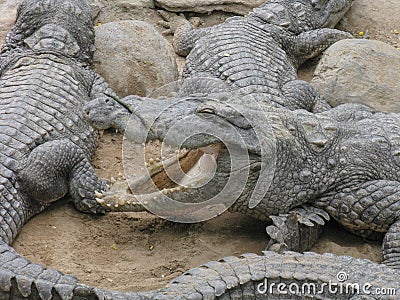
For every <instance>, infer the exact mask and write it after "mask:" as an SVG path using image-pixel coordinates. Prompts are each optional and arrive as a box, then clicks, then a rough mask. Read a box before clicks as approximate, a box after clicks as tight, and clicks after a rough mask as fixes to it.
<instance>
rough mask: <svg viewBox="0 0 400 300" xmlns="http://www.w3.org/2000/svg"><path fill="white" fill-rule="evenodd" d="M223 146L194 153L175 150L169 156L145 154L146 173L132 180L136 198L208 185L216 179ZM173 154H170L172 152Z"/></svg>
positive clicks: (132, 190)
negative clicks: (137, 196) (219, 156)
mask: <svg viewBox="0 0 400 300" xmlns="http://www.w3.org/2000/svg"><path fill="white" fill-rule="evenodd" d="M221 147H222V145H221V144H220V143H217V144H212V145H209V146H205V147H201V148H198V149H195V150H187V149H180V150H173V149H171V148H169V147H168V148H169V149H170V150H172V154H171V153H170V154H168V153H167V157H165V156H163V155H160V156H158V157H156V158H154V156H153V155H149V154H147V155H146V159H145V160H146V161H145V163H144V167H145V168H142V169H144V170H142V171H144V172H143V173H144V174H143V173H142V175H141V176H139V177H132V178H129V175H128V174H127V176H128V178H127V179H128V182H129V187H130V190H131V192H132V193H134V194H137V195H142V194H148V193H154V192H161V193H163V194H171V193H177V192H183V191H186V190H188V189H195V188H199V187H202V186H204V185H206V184H207V183H208V182H209V181H210V180H211V179H212V178H213V177H214V176H215V172H216V168H217V159H218V155H219V153H220V151H221ZM170 152H171V151H170Z"/></svg>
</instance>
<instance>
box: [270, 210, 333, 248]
mask: <svg viewBox="0 0 400 300" xmlns="http://www.w3.org/2000/svg"><path fill="white" fill-rule="evenodd" d="M271 219H272V222H273V225H270V226H268V227H267V229H266V230H267V233H268V235H269V236H270V238H271V239H270V241H269V243H268V246H267V250H272V251H276V252H283V251H287V250H291V251H297V252H303V251H307V250H309V249H310V248H311V247H312V246H313V245H314V244H315V242H316V241H317V240H318V237H319V235H320V234H321V231H322V227H323V226H324V225H325V222H326V221H329V219H330V218H329V215H328V214H327V213H326V212H325V211H324V210H322V209H318V208H315V207H312V206H302V207H300V208H296V209H294V210H292V211H291V212H290V213H289V214H284V215H279V216H271Z"/></svg>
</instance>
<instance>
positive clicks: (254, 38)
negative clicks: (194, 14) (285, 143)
mask: <svg viewBox="0 0 400 300" xmlns="http://www.w3.org/2000/svg"><path fill="white" fill-rule="evenodd" d="M352 2H353V1H352V0H328V1H327V0H316V1H314V0H313V1H311V0H296V1H293V0H270V1H267V2H266V3H265V4H263V5H261V6H260V7H258V8H255V9H254V10H253V11H252V12H251V13H250V14H249V15H248V16H246V17H233V18H229V19H227V20H226V21H225V22H224V23H222V24H220V25H217V26H214V27H209V28H201V29H197V28H194V27H193V26H192V25H191V23H190V22H189V21H187V20H186V19H185V18H183V17H180V16H176V15H174V16H171V15H169V14H167V13H165V12H162V11H161V12H160V13H161V14H162V16H163V17H164V19H165V20H166V21H164V22H162V24H163V25H164V26H165V27H168V28H169V30H168V32H170V33H174V41H173V44H174V48H175V51H176V52H177V53H178V54H180V55H185V56H186V55H187V59H186V64H185V68H184V72H183V80H184V81H185V79H187V78H191V79H193V78H211V79H221V80H224V81H225V82H227V83H228V84H229V85H231V86H233V87H235V88H240V89H241V91H242V92H243V93H246V94H251V95H252V96H253V97H255V98H257V99H258V101H260V102H264V103H269V104H272V105H274V106H278V107H282V106H284V107H286V108H289V109H299V108H302V109H307V110H309V111H313V110H322V109H324V108H327V107H329V106H328V104H327V103H325V102H324V101H323V100H322V99H321V97H319V96H318V93H317V92H316V91H315V90H314V88H313V87H312V86H311V85H310V84H309V83H307V82H305V81H302V80H298V78H297V69H298V67H299V66H300V65H301V64H302V63H304V62H305V61H306V60H308V59H310V58H313V57H316V56H318V55H319V54H320V53H321V52H322V51H324V50H325V49H326V48H328V47H329V46H330V45H332V44H333V43H335V42H337V41H338V40H341V39H346V38H352V36H351V34H349V33H347V32H343V31H339V30H335V29H331V28H333V27H334V26H335V25H336V24H337V23H338V22H339V20H340V19H341V18H342V17H343V16H344V15H345V13H346V12H347V11H348V9H349V8H350V7H351V4H352ZM209 85H210V84H209V83H208V82H207V80H204V81H203V82H202V83H201V84H199V85H197V86H196V85H193V83H190V84H187V85H185V84H184V85H183V87H182V90H181V95H188V94H193V93H195V92H210V91H211V89H212V88H213V87H209ZM213 92H215V90H213Z"/></svg>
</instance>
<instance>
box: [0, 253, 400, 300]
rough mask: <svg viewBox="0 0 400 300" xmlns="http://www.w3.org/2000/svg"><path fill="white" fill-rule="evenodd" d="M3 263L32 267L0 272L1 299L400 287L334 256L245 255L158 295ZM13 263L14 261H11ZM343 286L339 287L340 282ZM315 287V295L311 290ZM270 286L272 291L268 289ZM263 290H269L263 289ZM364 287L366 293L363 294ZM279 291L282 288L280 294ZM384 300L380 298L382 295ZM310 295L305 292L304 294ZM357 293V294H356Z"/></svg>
mask: <svg viewBox="0 0 400 300" xmlns="http://www.w3.org/2000/svg"><path fill="white" fill-rule="evenodd" d="M0 253H1V257H2V259H4V258H9V259H11V258H13V257H18V260H19V263H22V262H23V263H25V264H28V265H30V266H31V268H32V270H31V271H30V272H28V270H27V269H26V270H21V274H20V275H18V276H15V277H11V279H9V278H8V277H7V276H8V274H7V271H5V270H1V271H0V280H1V281H0V283H1V285H0V299H13V300H14V299H35V300H36V299H58V300H59V299H62V300H67V299H68V300H69V299H80V300H83V299H88V300H89V299H90V300H91V299H99V300H111V299H114V300H118V299H120V300H146V299H159V300H161V299H162V300H164V299H165V300H169V299H177V300H179V299H182V300H183V299H199V300H201V299H286V300H290V299H350V300H361V299H364V300H365V299H367V300H372V299H382V300H383V299H397V298H396V297H397V296H396V295H398V294H399V293H400V284H399V282H398V276H399V275H400V274H399V273H398V271H397V270H394V269H390V268H388V267H385V266H384V265H379V264H375V263H373V262H371V261H368V260H362V259H355V258H353V257H349V256H336V255H333V254H324V255H319V254H315V253H304V254H299V253H294V252H286V253H284V254H283V255H282V254H277V253H276V252H270V251H266V252H264V255H263V256H258V255H255V254H244V255H242V256H241V257H239V258H238V257H226V258H223V259H221V260H219V261H211V262H208V263H206V264H204V265H202V266H201V267H199V268H196V269H191V270H189V271H187V272H185V273H184V274H183V275H181V276H179V277H177V278H175V279H174V280H173V281H172V282H171V283H170V284H169V286H168V287H166V288H162V289H159V290H154V291H149V292H140V293H127V292H116V291H106V290H102V289H97V288H92V287H89V286H86V285H82V284H79V283H77V280H76V279H75V278H73V277H72V276H66V275H62V274H61V273H59V272H57V271H54V270H48V269H45V268H43V266H40V265H33V264H31V263H30V262H28V261H26V260H24V259H23V258H21V257H19V256H18V254H17V253H15V252H14V251H13V249H11V248H9V249H6V248H5V247H3V246H1V247H0ZM14 260H16V259H14ZM39 270H41V271H42V274H43V275H42V276H41V278H40V279H37V280H33V281H30V279H29V276H30V274H33V273H34V272H38V271H39ZM343 272H344V273H343ZM338 274H345V276H346V275H347V276H348V279H347V280H346V281H345V282H344V283H349V284H357V285H358V286H359V287H360V288H359V290H356V289H348V290H346V289H345V288H343V289H342V290H343V292H342V293H339V292H336V293H335V292H330V290H329V284H330V285H331V287H333V288H332V289H331V291H335V289H336V290H339V288H340V285H339V284H340V283H341V281H339V280H338V279H337V275H338ZM293 283H295V284H297V286H299V289H300V291H302V288H303V287H304V288H305V289H304V291H305V292H303V294H301V295H293V294H292V293H288V290H289V286H290V285H291V284H293ZM342 283H343V282H342ZM278 284H281V285H282V284H284V286H285V288H284V289H283V290H284V292H286V294H282V293H278V292H277V285H278ZM310 285H313V286H315V291H322V292H318V293H317V292H313V290H309V289H308V288H309V286H310ZM271 286H272V287H273V289H272V290H270V287H271ZM265 287H268V288H267V289H265ZM363 288H364V290H363ZM281 290H282V289H281ZM383 290H384V291H386V292H385V293H386V295H380V294H379V293H380V291H383ZM307 291H309V292H307ZM358 291H359V292H358Z"/></svg>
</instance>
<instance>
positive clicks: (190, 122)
mask: <svg viewBox="0 0 400 300" xmlns="http://www.w3.org/2000/svg"><path fill="white" fill-rule="evenodd" d="M228 99H229V100H228ZM121 102H125V103H129V105H125V107H123V106H121V105H119V104H118V103H115V102H114V103H112V102H108V103H105V102H104V101H103V100H99V99H98V100H93V101H92V102H89V103H88V104H87V105H86V108H85V111H86V115H87V117H88V118H89V120H90V121H91V122H92V123H93V125H94V126H95V127H96V128H98V129H104V128H106V127H107V126H113V127H117V128H118V129H120V130H122V131H123V130H124V129H126V130H125V138H126V139H125V140H130V141H132V140H133V141H134V142H136V144H137V145H140V144H142V143H143V142H148V141H150V140H159V141H162V142H163V144H165V145H167V147H169V146H172V147H173V148H175V149H185V150H184V151H188V152H189V153H193V152H195V153H197V155H196V156H193V157H194V160H193V161H192V162H191V165H190V167H189V168H188V169H187V170H186V171H184V174H182V175H183V176H180V175H179V174H178V175H179V176H177V177H176V178H173V179H172V181H173V182H174V185H173V186H172V187H170V188H165V189H160V190H161V192H162V193H164V194H165V195H167V196H168V197H169V198H172V199H173V200H174V201H178V202H182V203H204V202H205V201H206V200H209V199H217V200H215V201H220V202H219V204H221V205H222V207H224V208H225V209H227V208H229V207H230V206H231V205H235V206H242V207H243V210H252V209H254V207H255V206H257V204H258V203H259V202H258V201H260V200H261V198H260V197H263V194H265V193H266V192H267V191H268V189H269V186H270V184H271V181H272V177H271V176H273V174H274V172H273V171H274V170H273V168H274V162H275V161H274V158H275V156H274V155H275V142H274V133H273V130H272V129H271V127H269V126H268V125H269V123H268V122H266V121H265V120H266V116H265V114H264V112H263V110H262V109H261V108H259V107H256V108H251V107H250V105H247V102H246V100H245V99H244V98H243V97H238V98H237V99H232V95H231V94H229V93H218V96H214V95H191V96H188V97H183V98H181V99H180V100H177V99H176V98H173V99H172V98H171V99H162V100H158V99H150V98H145V99H139V98H137V97H132V96H128V97H126V98H124V99H122V100H121ZM233 103H239V104H238V105H237V106H236V105H235V104H233ZM232 104H233V105H232ZM255 105H256V104H255ZM127 106H129V107H130V110H131V111H132V112H133V113H132V114H130V112H129V111H128V110H127V109H126V107H127ZM113 119H118V120H113ZM128 119H129V122H127V121H128ZM126 124H128V125H127V126H126ZM124 143H125V142H124ZM124 147H125V146H124ZM124 152H125V153H128V151H126V148H124ZM178 153H179V152H178ZM153 155H154V154H153ZM175 155H176V154H175ZM160 158H161V160H164V161H165V164H166V165H168V163H167V161H170V160H171V158H170V157H168V156H167V157H166V158H162V156H159V157H153V159H151V160H150V161H152V163H153V165H152V164H146V166H147V168H148V171H149V173H152V172H151V169H152V168H158V167H159V166H158V165H159V164H160V163H155V162H157V161H159V160H158V159H160ZM147 161H149V160H148V159H147ZM161 163H162V161H161ZM156 165H157V166H156ZM181 165H182V164H181ZM153 166H154V167H153ZM125 171H126V170H125ZM125 173H127V172H125ZM261 173H263V176H260V174H261ZM168 175H170V174H168ZM259 178H262V179H261V182H259ZM258 182H259V183H258ZM142 184H143V181H142V180H138V182H131V183H130V187H131V189H133V190H134V193H135V194H136V195H137V194H138V193H141V194H142V193H143V191H142V190H141V185H142ZM255 190H257V195H258V197H257V196H256V195H255V196H254V199H255V200H253V201H251V199H253V197H252V196H253V195H254V192H255ZM155 198H157V196H155ZM267 210H268V209H267V208H265V210H264V211H262V212H261V211H253V212H251V214H252V215H253V216H255V217H259V218H260V219H265V218H268V215H269V214H268V211H267ZM264 213H265V214H264ZM256 214H259V215H258V216H256Z"/></svg>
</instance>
